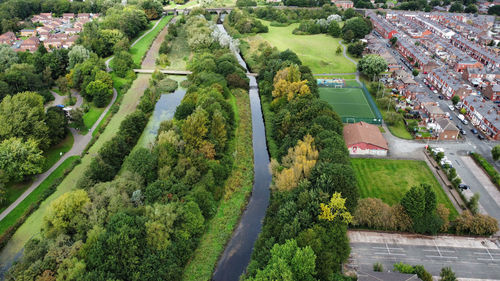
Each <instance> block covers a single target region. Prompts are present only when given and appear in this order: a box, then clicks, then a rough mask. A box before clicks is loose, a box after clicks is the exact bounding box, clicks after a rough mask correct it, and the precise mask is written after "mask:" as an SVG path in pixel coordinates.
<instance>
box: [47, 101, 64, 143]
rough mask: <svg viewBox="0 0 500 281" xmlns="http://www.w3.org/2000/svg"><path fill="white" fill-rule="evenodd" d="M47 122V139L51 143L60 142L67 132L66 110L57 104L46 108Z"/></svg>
mask: <svg viewBox="0 0 500 281" xmlns="http://www.w3.org/2000/svg"><path fill="white" fill-rule="evenodd" d="M45 123H46V124H47V128H48V132H49V139H50V141H51V143H52V144H57V143H60V142H61V141H62V140H63V139H64V138H65V137H66V134H67V133H68V119H67V118H66V112H65V111H64V110H63V109H62V108H60V107H57V106H53V107H49V108H48V109H47V120H46V121H45Z"/></svg>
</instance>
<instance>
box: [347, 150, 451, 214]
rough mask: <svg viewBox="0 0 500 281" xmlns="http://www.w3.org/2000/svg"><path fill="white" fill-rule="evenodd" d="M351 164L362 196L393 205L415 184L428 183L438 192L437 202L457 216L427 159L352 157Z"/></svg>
mask: <svg viewBox="0 0 500 281" xmlns="http://www.w3.org/2000/svg"><path fill="white" fill-rule="evenodd" d="M351 164H352V167H353V169H354V172H355V175H356V179H357V182H358V186H359V191H360V195H361V198H368V197H371V198H379V199H381V200H382V201H384V202H385V203H387V204H389V205H394V204H397V203H399V202H400V201H401V199H402V198H403V196H404V195H405V193H406V191H408V190H409V189H410V188H411V187H412V186H418V185H420V184H423V183H425V184H428V185H430V186H431V188H432V190H433V191H434V192H435V193H436V199H437V202H438V203H442V204H444V205H445V206H446V207H447V208H448V209H449V210H450V217H452V218H454V217H456V216H458V212H457V210H456V209H455V208H454V207H453V204H452V203H451V201H450V199H449V198H448V196H447V195H446V193H445V191H444V190H443V188H442V187H441V185H440V184H439V182H438V181H437V179H436V177H434V175H433V174H432V171H431V170H430V169H429V167H428V166H427V164H426V163H425V162H424V161H417V160H393V159H372V158H370V159H367V158H353V159H351Z"/></svg>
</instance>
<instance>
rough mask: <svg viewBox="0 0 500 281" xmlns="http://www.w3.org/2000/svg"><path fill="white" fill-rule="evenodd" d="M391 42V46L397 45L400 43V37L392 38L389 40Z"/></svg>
mask: <svg viewBox="0 0 500 281" xmlns="http://www.w3.org/2000/svg"><path fill="white" fill-rule="evenodd" d="M389 41H390V42H391V46H394V45H396V42H398V37H396V36H392V38H391V39H390V40H389Z"/></svg>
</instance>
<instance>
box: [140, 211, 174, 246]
mask: <svg viewBox="0 0 500 281" xmlns="http://www.w3.org/2000/svg"><path fill="white" fill-rule="evenodd" d="M175 209H176V208H175V205H174V204H167V205H161V204H158V203H155V204H154V205H153V206H150V205H148V206H146V217H147V218H148V221H147V222H146V223H145V224H144V226H145V227H146V242H147V243H148V245H149V246H150V247H152V248H154V249H157V250H164V249H166V248H167V247H168V246H169V245H170V243H171V241H170V236H171V235H172V233H173V232H174V227H173V226H174V222H175V219H176V218H177V214H176V213H175Z"/></svg>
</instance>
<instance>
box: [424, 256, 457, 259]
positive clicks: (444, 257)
mask: <svg viewBox="0 0 500 281" xmlns="http://www.w3.org/2000/svg"><path fill="white" fill-rule="evenodd" d="M425 257H426V258H431V259H432V258H438V259H458V257H448V256H425Z"/></svg>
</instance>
